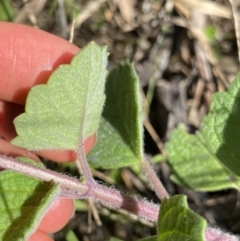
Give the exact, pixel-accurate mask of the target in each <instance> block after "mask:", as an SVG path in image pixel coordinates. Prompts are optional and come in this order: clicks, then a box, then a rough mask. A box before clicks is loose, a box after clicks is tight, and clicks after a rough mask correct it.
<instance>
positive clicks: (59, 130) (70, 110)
mask: <svg viewBox="0 0 240 241" xmlns="http://www.w3.org/2000/svg"><path fill="white" fill-rule="evenodd" d="M107 55H108V53H107V52H106V47H100V46H98V45H97V44H95V43H93V42H92V43H90V44H89V45H87V46H86V47H85V48H84V49H83V50H82V51H81V52H80V53H79V54H77V55H76V56H75V57H74V58H73V60H72V62H71V64H70V65H62V66H60V67H59V68H58V69H57V70H56V71H54V73H53V74H52V75H51V77H50V79H49V80H48V83H47V84H44V85H38V86H35V87H33V88H32V89H31V91H30V92H29V94H28V97H27V103H26V108H25V113H24V114H22V115H20V116H18V117H17V118H16V119H15V120H14V124H15V127H16V130H17V134H18V137H16V138H15V139H13V141H12V143H13V144H14V145H18V146H21V147H24V148H26V149H29V150H51V149H67V150H76V149H77V147H78V145H79V144H80V143H81V142H82V141H83V139H86V138H87V137H88V136H90V135H92V134H93V133H94V132H95V131H96V130H97V128H98V124H99V119H100V116H101V112H102V106H103V104H104V101H105V95H104V86H105V77H106V74H107V71H106V65H107Z"/></svg>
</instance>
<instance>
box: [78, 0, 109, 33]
mask: <svg viewBox="0 0 240 241" xmlns="http://www.w3.org/2000/svg"><path fill="white" fill-rule="evenodd" d="M106 1H107V0H97V1H90V2H89V3H88V4H87V6H86V7H85V8H84V10H83V11H82V12H81V13H79V14H78V16H77V17H76V20H75V27H76V28H79V27H80V26H81V25H82V23H83V22H85V21H86V20H87V19H88V18H90V17H91V16H92V15H93V14H94V13H95V12H97V11H98V10H99V8H100V7H101V6H102V4H104V3H105V2H106Z"/></svg>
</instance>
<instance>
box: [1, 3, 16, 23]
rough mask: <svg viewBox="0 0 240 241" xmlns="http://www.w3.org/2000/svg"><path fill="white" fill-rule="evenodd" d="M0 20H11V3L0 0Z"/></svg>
mask: <svg viewBox="0 0 240 241" xmlns="http://www.w3.org/2000/svg"><path fill="white" fill-rule="evenodd" d="M0 20H1V21H12V20H13V8H12V6H11V1H9V0H0Z"/></svg>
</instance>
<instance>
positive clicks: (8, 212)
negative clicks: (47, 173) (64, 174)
mask: <svg viewBox="0 0 240 241" xmlns="http://www.w3.org/2000/svg"><path fill="white" fill-rule="evenodd" d="M19 160H20V161H24V162H26V163H29V164H34V165H36V166H38V167H40V168H42V167H43V165H41V164H36V163H35V162H34V161H32V160H30V159H27V158H19ZM58 193H59V188H58V186H57V185H55V184H54V185H53V183H50V182H43V181H38V180H36V179H34V178H31V177H27V176H25V175H22V174H20V173H17V172H14V171H9V170H4V171H1V172H0V217H1V218H0V240H3V241H12V240H14V241H22V240H27V238H28V237H29V236H30V235H31V234H32V232H33V231H34V230H35V229H36V227H37V226H38V224H39V222H40V221H41V218H42V217H43V215H44V214H45V212H46V211H47V209H48V207H49V205H50V204H51V202H52V201H53V200H54V199H55V198H56V196H57V195H58Z"/></svg>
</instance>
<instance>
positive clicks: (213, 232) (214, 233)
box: [205, 227, 239, 241]
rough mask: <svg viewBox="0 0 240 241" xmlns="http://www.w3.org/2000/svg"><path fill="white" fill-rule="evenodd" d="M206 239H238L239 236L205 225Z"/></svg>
mask: <svg viewBox="0 0 240 241" xmlns="http://www.w3.org/2000/svg"><path fill="white" fill-rule="evenodd" d="M205 239H206V240H207V241H239V237H237V236H233V235H230V234H228V233H224V232H222V231H221V230H219V229H215V228H210V227H207V228H206V230H205Z"/></svg>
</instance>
